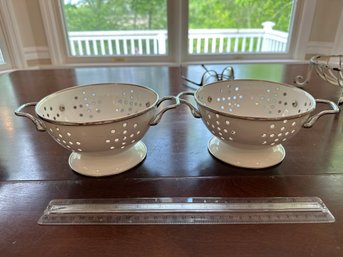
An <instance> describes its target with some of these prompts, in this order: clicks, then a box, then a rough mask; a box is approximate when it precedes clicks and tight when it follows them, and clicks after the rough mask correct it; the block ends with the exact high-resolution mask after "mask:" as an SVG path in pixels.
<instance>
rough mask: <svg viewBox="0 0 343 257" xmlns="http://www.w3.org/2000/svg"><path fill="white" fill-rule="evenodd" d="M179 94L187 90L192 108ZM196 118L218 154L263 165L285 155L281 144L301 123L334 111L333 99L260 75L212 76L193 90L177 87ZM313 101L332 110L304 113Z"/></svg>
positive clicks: (313, 105) (305, 124)
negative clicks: (224, 78)
mask: <svg viewBox="0 0 343 257" xmlns="http://www.w3.org/2000/svg"><path fill="white" fill-rule="evenodd" d="M185 95H193V96H194V99H195V102H196V104H197V108H196V107H194V106H193V105H192V104H191V103H190V102H189V101H188V100H185V99H183V98H182V97H183V96H185ZM178 98H179V99H180V101H181V103H184V104H187V105H188V106H189V107H190V108H191V111H192V114H193V116H194V117H196V118H202V120H203V122H204V124H205V125H206V127H207V128H208V129H209V130H210V132H211V133H212V134H213V138H212V139H211V140H210V142H209V144H208V149H209V151H210V153H212V154H213V155H214V156H215V157H217V158H218V159H220V160H222V161H224V162H226V163H229V164H232V165H235V166H239V167H245V168H266V167H270V166H273V165H276V164H278V163H280V162H281V161H282V160H283V159H284V157H285V149H284V148H283V146H282V145H281V144H282V143H283V142H285V141H287V140H290V139H291V138H292V137H293V136H294V135H295V134H296V133H297V132H298V131H299V130H300V129H301V128H302V127H311V126H312V125H313V124H314V122H315V121H316V120H317V119H318V118H319V117H320V116H322V115H324V114H328V113H337V112H338V111H339V109H338V107H337V105H336V104H335V103H333V102H331V101H328V100H315V99H314V98H313V97H312V96H311V95H310V94H308V93H307V92H305V91H304V90H302V89H299V88H296V87H293V86H289V85H286V84H281V83H275V82H270V81H263V80H231V81H220V82H215V83H212V84H209V85H206V86H203V87H201V88H199V89H198V90H197V91H196V92H195V93H194V92H181V93H180V94H179V95H178ZM316 102H320V103H328V104H329V105H330V106H331V108H332V109H333V110H326V111H322V112H320V113H318V114H316V115H314V116H311V117H310V114H311V112H312V111H313V110H315V108H316Z"/></svg>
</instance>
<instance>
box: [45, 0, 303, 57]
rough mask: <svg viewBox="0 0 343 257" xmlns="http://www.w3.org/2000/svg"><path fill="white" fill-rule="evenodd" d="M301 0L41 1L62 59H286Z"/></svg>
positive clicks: (55, 50) (57, 54)
mask: <svg viewBox="0 0 343 257" xmlns="http://www.w3.org/2000/svg"><path fill="white" fill-rule="evenodd" d="M306 2H307V4H309V1H306V0H259V1H256V0H226V1H222V0H60V1H57V2H56V1H53V0H47V1H44V0H40V4H41V6H42V10H43V20H44V22H45V25H46V31H47V34H48V41H49V45H50V50H51V51H52V52H53V53H52V54H51V56H52V58H53V63H59V64H61V63H62V64H63V63H115V62H120V63H130V62H135V63H139V62H142V63H146V62H155V63H156V62H159V63H161V62H163V63H177V64H180V63H183V62H194V61H195V62H201V61H223V60H226V61H227V60H233V59H291V58H293V57H294V53H295V51H296V49H295V48H296V42H301V40H299V37H301V36H302V35H300V34H299V33H297V31H298V30H297V26H298V27H299V24H301V23H300V21H301V14H303V10H304V9H305V7H304V3H306ZM44 10H45V11H46V12H44ZM296 24H298V25H297V26H296ZM298 34H299V35H298ZM297 37H298V38H297Z"/></svg>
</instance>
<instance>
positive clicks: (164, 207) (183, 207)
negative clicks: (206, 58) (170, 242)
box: [38, 197, 335, 225]
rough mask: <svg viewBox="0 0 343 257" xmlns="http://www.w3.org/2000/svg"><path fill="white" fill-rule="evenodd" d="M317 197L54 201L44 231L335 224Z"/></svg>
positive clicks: (46, 212)
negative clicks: (97, 226)
mask: <svg viewBox="0 0 343 257" xmlns="http://www.w3.org/2000/svg"><path fill="white" fill-rule="evenodd" d="M334 221H335V219H334V217H333V215H332V214H331V212H330V211H329V210H328V209H327V208H326V206H325V205H324V203H323V202H322V200H321V199H319V198H317V197H284V198H282V197H281V198H247V199H244V198H201V197H195V198H133V199H130V198H128V199H61V200H52V201H51V202H50V203H49V205H48V207H47V209H46V210H45V211H44V214H43V216H42V217H41V218H40V220H39V221H38V223H39V224H42V225H49V224H51V225H78V224H112V225H120V224H124V225H125V224H126V225H129V224H268V223H271V224H275V223H280V224H281V223H329V222H330V223H331V222H334Z"/></svg>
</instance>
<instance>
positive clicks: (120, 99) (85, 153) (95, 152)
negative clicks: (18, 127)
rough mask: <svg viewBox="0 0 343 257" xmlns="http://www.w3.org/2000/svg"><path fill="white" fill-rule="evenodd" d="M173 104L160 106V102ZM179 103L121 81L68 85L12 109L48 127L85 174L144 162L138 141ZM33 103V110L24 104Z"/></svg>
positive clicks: (44, 128) (116, 170)
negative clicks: (27, 111) (29, 111)
mask: <svg viewBox="0 0 343 257" xmlns="http://www.w3.org/2000/svg"><path fill="white" fill-rule="evenodd" d="M167 100H172V101H173V102H175V103H173V104H171V105H168V106H164V107H163V108H161V109H160V110H159V107H160V105H161V104H162V102H164V101H167ZM178 105H179V100H178V99H177V98H176V97H174V96H166V97H163V98H161V99H159V96H158V94H157V93H156V92H155V91H153V90H152V89H150V88H147V87H143V86H139V85H133V84H123V83H103V84H90V85H83V86H76V87H70V88H67V89H64V90H61V91H58V92H55V93H53V94H51V95H48V96H46V97H45V98H43V99H42V100H40V101H39V102H38V103H27V104H24V105H22V106H20V107H19V108H18V109H17V110H16V111H15V114H16V115H18V116H23V117H26V118H29V119H30V120H31V121H32V122H34V124H35V125H36V128H37V129H38V130H39V131H47V132H48V133H49V134H50V136H51V137H52V138H53V139H54V140H55V141H56V142H57V143H58V144H60V145H61V146H63V147H64V148H66V149H68V150H70V151H72V153H71V155H70V157H69V166H70V167H71V168H72V169H73V170H74V171H76V172H78V173H80V174H83V175H87V176H95V177H99V176H107V175H113V174H117V173H121V172H124V171H126V170H129V169H130V168H133V167H134V166H136V165H137V164H139V163H140V162H142V161H143V160H144V158H145V156H146V153H147V149H146V146H145V144H144V143H143V142H142V141H141V139H142V138H143V136H144V135H145V133H146V132H147V130H148V128H149V126H154V125H157V124H158V123H159V121H160V119H161V118H162V115H163V114H164V113H165V112H166V111H168V110H170V109H173V108H176V107H177V106H178ZM30 106H35V114H36V116H34V115H31V114H29V113H26V112H23V109H25V108H27V107H30Z"/></svg>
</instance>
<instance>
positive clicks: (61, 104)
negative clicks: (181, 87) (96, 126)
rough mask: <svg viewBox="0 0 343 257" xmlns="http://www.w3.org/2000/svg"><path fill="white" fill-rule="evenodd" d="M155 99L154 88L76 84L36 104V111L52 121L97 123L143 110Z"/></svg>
mask: <svg viewBox="0 0 343 257" xmlns="http://www.w3.org/2000/svg"><path fill="white" fill-rule="evenodd" d="M157 98H158V96H157V95H156V94H155V93H154V92H153V91H151V90H149V89H147V88H143V87H138V86H135V85H126V84H118V85H116V84H99V85H93V86H79V87H75V88H72V89H70V90H66V91H61V92H57V93H56V94H53V95H50V96H48V97H47V98H46V99H43V100H42V101H41V102H40V103H39V105H38V106H37V107H38V111H37V113H38V114H39V115H40V116H41V117H43V118H45V119H48V120H54V121H61V122H76V123H84V122H97V121H102V120H113V119H118V118H123V117H126V116H129V115H131V114H135V113H138V112H141V111H144V110H145V109H146V108H147V107H150V106H151V105H153V104H154V103H155V101H156V100H157Z"/></svg>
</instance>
